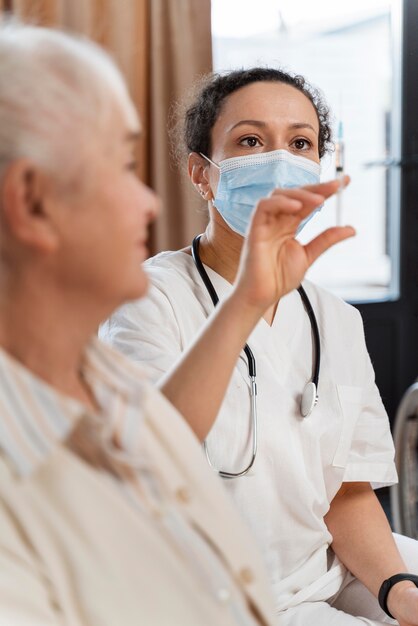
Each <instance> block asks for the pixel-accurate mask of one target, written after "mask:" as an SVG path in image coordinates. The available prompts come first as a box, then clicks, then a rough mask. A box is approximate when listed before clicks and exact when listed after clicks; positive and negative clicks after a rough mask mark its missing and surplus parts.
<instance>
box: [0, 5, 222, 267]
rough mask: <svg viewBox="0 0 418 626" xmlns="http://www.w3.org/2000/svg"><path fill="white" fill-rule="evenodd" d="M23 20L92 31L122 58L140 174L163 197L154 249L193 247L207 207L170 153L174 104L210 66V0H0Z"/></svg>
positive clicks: (85, 32)
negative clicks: (136, 121)
mask: <svg viewBox="0 0 418 626" xmlns="http://www.w3.org/2000/svg"><path fill="white" fill-rule="evenodd" d="M7 8H11V9H12V11H13V13H14V14H15V15H16V16H17V17H18V18H19V19H21V20H22V21H23V22H30V23H34V24H38V25H42V26H50V27H55V28H62V29H64V30H67V31H70V32H74V33H77V34H81V35H85V36H87V37H90V38H91V39H93V40H94V41H96V42H97V43H99V44H100V45H102V46H103V47H104V48H106V49H107V50H108V51H109V52H110V53H111V54H112V56H113V57H114V58H115V60H116V62H117V63H118V65H119V67H120V68H121V70H122V72H123V74H124V76H125V78H126V81H127V83H128V86H129V90H130V93H131V95H132V98H133V101H134V102H135V105H136V106H137V109H138V111H139V114H140V117H141V121H142V126H143V139H142V141H141V142H140V145H139V146H138V163H139V165H138V170H139V171H138V173H139V175H140V177H141V179H142V180H144V181H145V182H146V183H147V184H149V185H150V186H151V187H152V188H153V189H154V190H155V191H156V192H157V193H158V195H159V196H160V197H161V198H162V205H163V210H162V212H161V215H160V217H159V218H158V221H157V222H156V223H155V224H154V225H153V228H152V232H151V241H150V251H151V253H153V254H154V253H155V252H158V251H160V250H164V249H176V248H179V247H183V246H185V245H188V244H189V243H190V241H191V238H192V237H193V235H195V234H197V233H198V232H201V231H202V230H203V229H204V226H205V223H206V211H205V205H204V204H203V203H202V200H201V198H200V196H199V195H198V194H197V193H196V192H195V191H194V190H193V188H192V186H191V184H190V182H189V181H188V180H187V176H186V174H185V165H183V171H180V172H179V170H178V169H177V168H176V166H175V164H174V163H173V160H172V158H171V156H170V145H169V138H168V132H167V125H168V119H169V116H170V114H171V110H172V106H173V104H174V103H175V102H176V101H178V100H181V99H182V97H183V96H184V94H185V93H186V92H187V90H188V89H189V88H190V86H191V85H192V84H193V82H194V81H195V80H196V78H198V77H199V76H201V75H202V74H204V73H206V72H209V71H211V68H212V59H211V57H212V50H211V30H210V8H211V7H210V0H0V9H7Z"/></svg>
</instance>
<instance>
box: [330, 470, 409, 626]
mask: <svg viewBox="0 0 418 626" xmlns="http://www.w3.org/2000/svg"><path fill="white" fill-rule="evenodd" d="M325 522H326V524H327V527H328V529H329V531H330V533H331V534H332V537H333V542H332V548H333V550H334V552H335V554H336V555H337V556H338V557H339V558H340V560H341V561H342V562H343V563H344V565H345V566H346V567H347V568H348V569H349V570H350V571H351V572H352V573H353V574H354V576H356V577H357V578H358V579H359V580H361V582H362V583H364V585H365V586H366V587H367V588H368V589H369V591H371V592H372V593H373V594H374V595H375V596H376V597H377V594H378V592H379V589H380V585H381V584H382V582H383V581H384V580H385V579H386V578H389V576H393V574H397V573H400V572H406V571H407V568H406V566H405V563H404V562H403V560H402V558H401V555H400V554H399V551H398V549H397V546H396V544H395V541H394V539H393V536H392V531H391V529H390V526H389V523H388V521H387V519H386V516H385V514H384V511H383V510H382V507H381V506H380V503H379V501H378V499H377V497H376V495H375V493H374V491H373V490H372V488H371V486H370V484H369V483H364V482H357V483H356V482H353V483H343V485H342V487H341V488H340V490H339V491H338V493H337V495H336V496H335V498H334V499H333V501H332V502H331V506H330V510H329V512H328V514H327V515H326V517H325ZM388 608H389V611H390V612H391V613H392V615H394V616H395V617H396V618H397V619H398V621H399V624H400V626H415V625H416V624H418V589H417V588H416V587H415V585H414V584H413V583H411V582H409V581H404V582H400V583H398V584H397V585H395V586H394V587H393V588H392V589H391V591H390V592H389V596H388Z"/></svg>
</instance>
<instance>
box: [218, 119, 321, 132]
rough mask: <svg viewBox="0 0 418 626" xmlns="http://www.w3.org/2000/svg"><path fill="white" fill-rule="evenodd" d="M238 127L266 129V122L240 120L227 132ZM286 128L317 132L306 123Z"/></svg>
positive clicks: (290, 125)
mask: <svg viewBox="0 0 418 626" xmlns="http://www.w3.org/2000/svg"><path fill="white" fill-rule="evenodd" d="M239 126H257V127H259V128H266V127H267V126H268V124H267V122H263V121H261V120H240V121H239V122H237V123H236V124H234V125H233V126H231V128H229V129H228V132H231V131H232V130H234V129H235V128H238V127H239ZM288 128H289V129H291V130H299V129H303V128H309V129H310V130H312V131H313V132H314V133H317V132H318V131H317V129H315V128H314V127H313V126H312V125H311V124H308V123H307V122H295V123H294V124H289V126H288Z"/></svg>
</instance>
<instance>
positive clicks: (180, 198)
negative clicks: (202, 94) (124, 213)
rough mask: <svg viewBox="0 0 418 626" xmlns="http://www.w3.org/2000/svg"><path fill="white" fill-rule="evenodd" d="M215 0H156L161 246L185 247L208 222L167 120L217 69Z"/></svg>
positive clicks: (153, 72) (155, 152)
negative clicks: (174, 153)
mask: <svg viewBox="0 0 418 626" xmlns="http://www.w3.org/2000/svg"><path fill="white" fill-rule="evenodd" d="M210 10H211V4H210V0H199V1H196V0H176V1H174V2H173V1H172V0H150V18H151V19H150V39H151V41H150V44H151V45H150V53H151V61H150V102H151V107H150V116H149V128H150V138H149V140H150V151H149V154H150V182H151V186H152V187H153V188H154V189H156V191H157V192H158V194H159V195H160V196H161V197H162V199H163V216H162V219H160V220H159V221H158V222H157V223H156V224H155V226H154V229H153V245H154V249H156V250H163V249H167V248H168V249H175V248H179V247H180V248H181V247H183V246H186V245H188V244H190V241H191V239H192V238H193V236H194V235H195V234H197V233H199V232H201V231H202V230H203V229H204V227H205V225H206V221H207V218H206V209H205V205H204V203H203V202H202V199H201V198H200V196H199V195H198V194H197V193H196V191H195V190H194V189H193V188H192V186H191V184H190V182H189V180H188V177H187V175H186V173H185V167H184V168H183V170H184V171H180V172H179V171H178V169H177V168H176V166H175V165H174V164H173V162H172V159H171V158H170V154H169V150H168V137H167V121H168V118H169V115H170V110H171V108H172V106H173V104H174V103H175V102H178V101H179V100H181V99H182V98H183V97H184V95H185V93H186V92H187V91H188V90H189V89H190V87H191V85H192V84H193V83H194V81H195V80H196V78H198V77H199V76H201V75H202V74H205V73H207V72H209V71H211V68H212V45H211V30H210V23H211V22H210V17H211V16H210Z"/></svg>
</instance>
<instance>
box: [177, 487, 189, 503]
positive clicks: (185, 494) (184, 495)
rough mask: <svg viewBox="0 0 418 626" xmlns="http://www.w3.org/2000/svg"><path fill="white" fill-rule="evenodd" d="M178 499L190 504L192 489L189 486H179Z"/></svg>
mask: <svg viewBox="0 0 418 626" xmlns="http://www.w3.org/2000/svg"><path fill="white" fill-rule="evenodd" d="M176 500H177V501H178V502H181V504H188V503H189V502H190V500H191V495H190V491H189V490H188V489H187V487H179V488H178V489H177V490H176Z"/></svg>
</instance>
